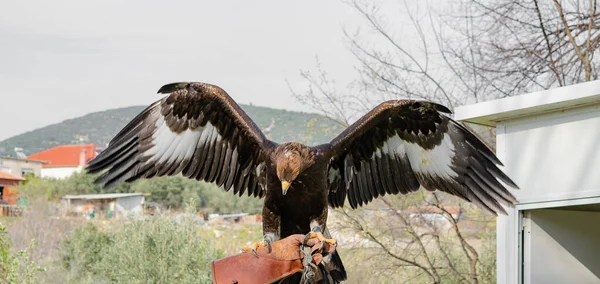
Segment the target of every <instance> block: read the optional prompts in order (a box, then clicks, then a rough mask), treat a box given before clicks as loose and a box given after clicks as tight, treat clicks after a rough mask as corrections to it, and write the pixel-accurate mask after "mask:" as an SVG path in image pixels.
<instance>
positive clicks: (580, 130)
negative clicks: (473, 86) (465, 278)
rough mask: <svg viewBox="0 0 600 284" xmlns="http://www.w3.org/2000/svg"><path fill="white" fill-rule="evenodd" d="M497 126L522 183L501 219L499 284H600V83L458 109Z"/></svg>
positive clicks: (504, 156) (467, 117) (501, 148)
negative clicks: (510, 206) (515, 201)
mask: <svg viewBox="0 0 600 284" xmlns="http://www.w3.org/2000/svg"><path fill="white" fill-rule="evenodd" d="M455 118H456V119H458V120H462V121H466V122H472V123H477V124H481V125H487V126H491V127H495V128H496V135H497V136H496V143H497V148H496V152H497V155H498V157H499V158H500V160H501V161H502V162H503V163H504V165H505V168H504V170H505V171H506V173H507V174H508V175H509V176H510V177H511V178H512V179H513V180H514V181H515V182H516V183H517V184H518V185H519V187H520V188H521V189H520V190H515V191H513V193H514V194H515V196H516V197H517V199H518V200H519V202H518V204H517V205H516V206H515V208H508V210H507V211H508V213H509V214H508V216H500V217H498V219H497V272H496V274H497V283H499V284H512V283H600V81H593V82H588V83H584V84H578V85H574V86H569V87H563V88H557V89H552V90H547V91H542V92H536V93H530V94H525V95H521V96H516V97H511V98H505V99H499V100H495V101H490V102H485V103H478V104H473V105H468V106H464V107H460V108H457V109H456V116H455Z"/></svg>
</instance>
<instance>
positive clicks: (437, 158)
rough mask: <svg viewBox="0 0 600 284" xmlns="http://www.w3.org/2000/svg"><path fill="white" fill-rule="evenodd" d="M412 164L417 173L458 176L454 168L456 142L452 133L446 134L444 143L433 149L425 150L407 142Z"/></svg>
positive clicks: (406, 148) (405, 145) (407, 150)
mask: <svg viewBox="0 0 600 284" xmlns="http://www.w3.org/2000/svg"><path fill="white" fill-rule="evenodd" d="M404 147H405V150H406V153H407V154H408V160H409V161H410V166H411V168H412V169H413V171H415V172H416V173H420V174H425V175H430V176H437V177H442V178H444V177H457V176H458V174H457V173H456V172H455V171H454V170H452V158H453V157H454V154H455V152H454V150H455V149H454V144H452V140H450V135H448V134H444V139H443V140H442V143H441V144H440V145H438V146H435V147H434V148H433V149H431V150H425V149H423V148H422V147H421V146H419V145H418V144H413V143H408V142H405V144H404Z"/></svg>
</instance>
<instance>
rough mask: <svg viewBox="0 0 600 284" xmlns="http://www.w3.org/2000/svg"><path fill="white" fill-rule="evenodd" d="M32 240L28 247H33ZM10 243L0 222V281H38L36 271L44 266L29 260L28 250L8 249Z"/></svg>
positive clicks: (25, 283)
mask: <svg viewBox="0 0 600 284" xmlns="http://www.w3.org/2000/svg"><path fill="white" fill-rule="evenodd" d="M33 245H34V242H33V240H32V241H31V242H30V244H29V247H28V249H29V250H31V249H32V248H33ZM10 248H11V244H10V238H9V237H8V231H7V230H6V227H5V226H4V225H2V224H0V283H23V284H28V283H38V274H37V273H38V272H43V271H45V269H44V268H42V267H40V266H39V265H37V264H36V263H35V262H34V261H31V259H30V257H29V253H28V250H20V251H18V252H17V253H12V252H11V251H10Z"/></svg>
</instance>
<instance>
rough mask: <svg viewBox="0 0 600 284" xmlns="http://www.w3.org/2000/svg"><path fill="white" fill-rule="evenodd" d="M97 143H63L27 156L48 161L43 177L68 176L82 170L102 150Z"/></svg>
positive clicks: (43, 167) (43, 169)
mask: <svg viewBox="0 0 600 284" xmlns="http://www.w3.org/2000/svg"><path fill="white" fill-rule="evenodd" d="M102 149H103V148H102V147H101V146H98V145H95V144H78V145H61V146H56V147H54V148H50V149H48V150H44V151H42V152H39V153H35V154H33V155H30V156H29V157H27V158H28V159H30V160H41V161H46V162H47V164H43V165H42V172H41V176H42V177H50V178H59V179H61V178H66V177H69V176H71V175H72V174H73V173H76V172H80V171H81V170H83V168H85V166H87V164H88V163H89V162H90V161H91V160H92V159H94V158H96V156H97V155H98V154H99V153H100V152H101V151H102Z"/></svg>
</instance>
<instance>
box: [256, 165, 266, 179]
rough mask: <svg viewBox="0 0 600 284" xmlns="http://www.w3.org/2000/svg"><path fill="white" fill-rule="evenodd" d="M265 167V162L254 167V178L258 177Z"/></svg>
mask: <svg viewBox="0 0 600 284" xmlns="http://www.w3.org/2000/svg"><path fill="white" fill-rule="evenodd" d="M264 166H265V162H262V163H260V164H258V166H257V167H256V177H259V176H260V173H261V171H262V168H263V167H264Z"/></svg>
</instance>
